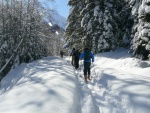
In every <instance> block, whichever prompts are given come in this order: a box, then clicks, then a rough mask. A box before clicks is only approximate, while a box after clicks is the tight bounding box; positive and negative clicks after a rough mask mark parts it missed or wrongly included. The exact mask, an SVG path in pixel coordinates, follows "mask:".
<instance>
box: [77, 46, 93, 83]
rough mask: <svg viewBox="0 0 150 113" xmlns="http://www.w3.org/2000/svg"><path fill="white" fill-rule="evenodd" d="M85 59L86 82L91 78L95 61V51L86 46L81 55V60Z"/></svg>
mask: <svg viewBox="0 0 150 113" xmlns="http://www.w3.org/2000/svg"><path fill="white" fill-rule="evenodd" d="M81 59H83V60H84V79H85V82H87V81H88V79H89V80H91V69H90V66H91V62H94V55H93V53H92V52H91V51H90V50H89V49H88V48H85V49H84V52H82V53H81V55H80V60H81Z"/></svg>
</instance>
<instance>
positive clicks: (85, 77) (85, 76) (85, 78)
mask: <svg viewBox="0 0 150 113" xmlns="http://www.w3.org/2000/svg"><path fill="white" fill-rule="evenodd" d="M84 80H85V82H86V83H87V82H88V81H87V75H84Z"/></svg>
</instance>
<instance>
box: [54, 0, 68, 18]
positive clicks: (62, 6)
mask: <svg viewBox="0 0 150 113" xmlns="http://www.w3.org/2000/svg"><path fill="white" fill-rule="evenodd" d="M67 4H68V0H55V2H54V3H53V6H54V7H55V9H56V10H57V11H58V13H59V14H60V15H61V16H63V17H65V18H67V16H68V14H69V6H68V5H67Z"/></svg>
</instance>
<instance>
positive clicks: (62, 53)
mask: <svg viewBox="0 0 150 113" xmlns="http://www.w3.org/2000/svg"><path fill="white" fill-rule="evenodd" d="M63 55H64V52H63V51H62V50H61V51H60V57H61V58H63Z"/></svg>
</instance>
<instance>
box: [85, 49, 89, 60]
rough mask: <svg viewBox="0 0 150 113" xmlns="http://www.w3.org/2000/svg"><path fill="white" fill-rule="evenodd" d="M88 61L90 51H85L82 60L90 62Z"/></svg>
mask: <svg viewBox="0 0 150 113" xmlns="http://www.w3.org/2000/svg"><path fill="white" fill-rule="evenodd" d="M90 59H91V55H90V51H85V52H84V60H90Z"/></svg>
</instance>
